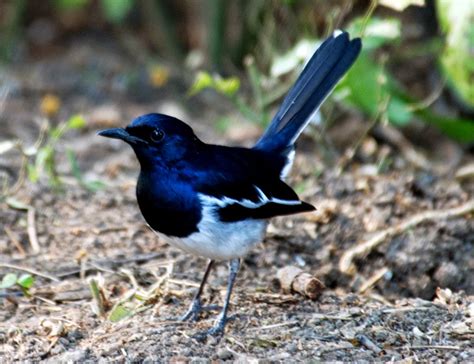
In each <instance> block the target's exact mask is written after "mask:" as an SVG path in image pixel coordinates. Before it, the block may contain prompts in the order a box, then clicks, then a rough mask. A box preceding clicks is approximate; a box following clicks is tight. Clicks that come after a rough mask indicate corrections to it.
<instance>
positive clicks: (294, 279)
mask: <svg viewBox="0 0 474 364" xmlns="http://www.w3.org/2000/svg"><path fill="white" fill-rule="evenodd" d="M277 278H278V280H279V281H280V284H281V288H282V289H283V291H284V292H297V293H300V294H302V295H304V296H306V297H308V298H310V299H312V300H314V299H316V298H318V297H319V295H320V294H321V292H322V291H323V290H324V288H325V287H324V284H323V283H322V282H321V281H320V280H319V279H317V278H315V277H313V276H312V275H311V274H309V273H306V272H304V271H303V270H302V269H300V268H298V267H293V266H287V267H284V268H281V269H279V270H278V272H277Z"/></svg>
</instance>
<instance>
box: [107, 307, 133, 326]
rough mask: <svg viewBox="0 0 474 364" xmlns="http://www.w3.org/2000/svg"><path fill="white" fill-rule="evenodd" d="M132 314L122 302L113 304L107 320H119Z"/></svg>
mask: <svg viewBox="0 0 474 364" xmlns="http://www.w3.org/2000/svg"><path fill="white" fill-rule="evenodd" d="M132 314H133V311H131V310H130V309H128V308H126V307H125V306H124V305H123V304H118V305H117V306H115V307H114V308H113V309H112V311H111V312H110V314H109V321H111V322H119V321H121V320H123V319H125V318H127V317H129V316H131V315H132Z"/></svg>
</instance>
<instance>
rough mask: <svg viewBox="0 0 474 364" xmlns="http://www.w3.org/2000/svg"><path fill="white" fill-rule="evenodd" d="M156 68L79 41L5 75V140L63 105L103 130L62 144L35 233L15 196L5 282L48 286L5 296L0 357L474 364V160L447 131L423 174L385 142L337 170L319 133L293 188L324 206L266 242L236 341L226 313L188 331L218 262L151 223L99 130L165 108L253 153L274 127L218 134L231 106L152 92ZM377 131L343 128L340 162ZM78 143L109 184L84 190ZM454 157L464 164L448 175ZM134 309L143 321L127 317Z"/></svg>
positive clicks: (121, 161) (5, 224) (247, 279)
mask: <svg viewBox="0 0 474 364" xmlns="http://www.w3.org/2000/svg"><path fill="white" fill-rule="evenodd" d="M91 54H93V55H94V57H91ZM143 67H144V66H137V65H135V64H132V63H131V62H127V57H125V56H123V55H121V54H120V52H119V51H118V50H117V49H114V48H111V49H108V48H103V47H101V46H99V45H95V46H94V45H91V44H89V43H88V44H87V46H80V45H79V46H78V44H77V43H76V44H75V46H74V47H71V48H69V49H66V50H65V52H62V53H59V54H58V55H55V56H53V57H49V58H46V59H44V58H39V59H38V60H37V61H34V62H28V63H22V64H19V65H16V66H15V65H12V66H10V67H9V68H7V69H3V70H2V73H1V77H2V79H3V82H4V84H5V85H7V86H8V90H9V95H8V97H7V99H6V101H5V103H4V104H3V111H2V113H1V114H0V122H1V128H0V140H12V139H17V138H19V139H21V140H24V141H25V142H26V143H27V144H28V143H33V142H34V140H35V138H36V136H37V133H38V122H36V121H35V120H36V119H37V116H38V115H39V111H38V110H39V109H38V105H39V103H40V100H41V98H42V96H43V95H44V94H45V93H48V92H49V93H55V94H56V95H58V96H59V98H60V99H61V104H62V106H61V109H60V113H59V115H58V116H56V117H55V118H54V119H57V120H62V119H64V118H66V117H68V116H70V115H71V114H73V113H77V112H81V113H83V115H84V117H85V118H86V120H87V121H88V126H87V128H85V129H84V130H80V131H74V132H71V133H69V134H67V135H66V136H65V138H64V140H63V141H61V143H59V145H58V170H59V172H60V174H61V176H62V179H63V182H64V186H65V189H64V190H63V191H62V192H53V191H51V189H50V188H49V187H48V186H47V184H45V183H36V184H33V183H31V182H25V184H24V186H23V187H22V188H21V189H20V190H19V191H18V193H17V194H16V195H15V196H14V197H15V199H16V200H17V201H22V202H23V203H26V204H29V205H31V206H32V207H33V208H34V217H35V219H34V221H33V220H31V216H30V218H28V214H27V213H26V212H25V211H22V210H18V209H14V208H12V206H11V204H10V205H9V204H7V202H6V201H0V207H1V208H0V221H1V224H0V226H1V229H0V276H3V275H4V274H6V273H9V272H16V271H18V270H17V268H18V267H22V268H25V269H28V270H31V269H33V270H34V271H36V273H38V274H39V276H37V279H36V282H35V284H34V286H33V288H32V289H31V292H30V293H31V296H30V297H25V296H24V295H21V294H19V292H18V291H15V290H12V289H9V290H3V291H0V293H1V296H0V304H1V306H2V307H1V309H0V358H1V362H13V361H26V362H38V361H44V362H51V363H53V362H54V363H55V362H78V363H79V362H81V363H82V362H104V363H105V362H147V363H151V362H157V361H158V362H174V363H178V362H209V361H214V360H218V361H226V360H238V361H242V362H246V361H256V360H261V361H269V362H273V361H275V362H276V361H284V362H287V361H289V362H292V361H303V360H309V359H314V360H322V361H401V360H404V361H405V362H412V361H428V360H429V361H436V360H439V361H442V362H446V361H449V362H473V361H474V344H473V343H474V302H473V297H474V279H472V277H473V273H474V252H473V249H474V244H473V243H474V218H473V210H474V206H473V205H474V184H473V180H472V176H471V177H470V178H471V179H469V177H468V178H467V179H460V178H455V174H456V171H458V170H459V168H460V167H462V166H465V165H468V164H469V163H473V160H474V158H473V157H472V154H471V155H469V154H467V153H464V152H463V151H462V150H461V149H460V148H459V147H458V146H455V145H454V144H453V143H450V142H448V141H446V140H445V139H443V138H441V137H440V136H439V135H437V134H436V133H435V135H436V136H437V137H438V138H440V139H439V141H438V140H437V141H435V142H433V144H434V143H438V144H439V147H438V148H436V149H434V148H433V149H428V147H429V145H428V144H429V143H427V145H425V146H423V147H427V148H421V145H420V148H419V149H418V150H419V151H420V153H421V154H422V155H424V154H426V157H428V159H429V160H430V161H431V160H433V161H435V162H429V166H425V168H419V167H415V166H414V165H413V163H412V159H410V158H407V157H406V155H407V154H406V153H404V152H403V151H401V150H399V149H397V147H396V146H393V145H390V144H389V143H388V144H387V143H383V141H381V140H380V139H379V138H377V137H376V136H368V137H367V138H365V139H364V140H363V143H362V144H361V148H360V150H359V151H358V153H357V155H356V158H354V159H352V160H350V161H349V162H348V163H347V164H346V165H345V166H344V168H340V167H341V165H338V164H337V161H338V160H341V158H333V159H332V161H333V163H330V164H328V163H327V158H324V157H323V156H322V155H323V154H324V151H323V152H322V151H321V150H323V149H324V148H325V147H324V146H323V147H321V146H316V147H315V146H314V144H315V143H314V142H312V141H311V138H310V137H309V136H304V137H303V138H302V140H301V145H300V150H299V153H298V155H297V158H296V161H295V166H294V168H293V172H292V175H291V177H290V181H289V182H290V184H291V185H292V186H294V187H295V188H296V189H297V191H298V192H299V194H300V196H301V197H302V198H303V199H304V200H306V201H308V202H310V203H313V204H314V205H315V206H316V207H317V209H318V210H317V211H316V212H315V213H309V214H302V215H297V216H291V217H284V218H277V219H274V220H272V223H271V224H270V226H269V231H268V234H267V237H266V239H265V241H264V242H262V244H261V245H260V246H258V247H257V248H256V249H255V251H253V252H252V253H251V254H250V255H249V256H248V257H246V258H245V259H244V261H243V265H242V268H241V271H240V273H239V276H238V280H237V284H236V287H235V290H234V294H233V296H232V300H231V313H232V314H233V315H234V316H233V317H234V318H235V319H233V320H232V321H231V322H230V323H229V325H228V327H227V330H226V334H225V336H224V337H223V338H222V340H220V341H217V340H215V339H213V338H209V339H208V340H207V342H204V343H203V342H199V341H197V340H196V339H194V338H193V335H194V334H195V333H197V332H199V331H202V330H205V329H206V328H208V327H210V326H211V325H212V323H213V319H214V318H215V316H216V314H217V313H215V312H212V313H204V314H203V315H202V319H201V320H200V321H199V322H197V323H180V322H177V321H176V320H175V318H176V317H179V315H180V314H181V313H183V312H184V311H185V310H186V309H187V307H188V305H189V303H190V300H191V298H192V294H193V291H194V290H195V289H196V286H197V284H198V283H199V281H200V278H201V276H202V274H203V272H204V268H205V261H204V260H203V259H200V258H195V257H190V256H188V255H186V254H184V253H181V252H179V251H178V250H176V249H174V248H171V247H170V246H168V245H166V243H165V242H163V241H160V240H159V239H158V238H157V237H156V236H155V234H154V233H153V232H151V231H150V230H149V229H148V228H147V226H146V225H145V223H144V220H143V218H142V217H141V215H140V213H139V210H138V207H137V205H136V201H135V197H134V186H135V178H136V175H137V172H138V169H137V168H138V165H137V163H136V161H135V158H134V156H133V154H132V151H131V150H129V149H128V148H127V147H126V146H125V145H122V144H120V143H119V142H116V141H111V140H105V139H102V138H99V137H97V136H95V132H96V130H98V129H100V128H103V127H106V126H111V125H112V126H115V125H116V126H123V125H125V124H127V123H128V121H129V119H130V118H131V117H133V116H136V115H139V114H142V113H146V112H153V111H162V112H166V113H172V114H174V115H176V116H178V117H181V118H183V119H185V120H186V121H190V123H191V124H192V126H193V127H194V128H195V130H196V131H197V134H198V135H199V136H201V137H202V139H204V140H206V141H213V142H221V143H230V144H232V143H233V144H239V143H243V140H246V143H248V142H249V140H250V141H251V140H255V138H256V137H257V136H258V132H259V131H258V130H257V131H255V129H256V127H255V126H253V125H249V124H247V123H245V122H244V121H242V120H241V119H239V118H238V117H235V123H236V124H237V126H233V127H231V128H229V129H227V130H226V131H225V132H224V133H221V132H219V131H217V130H216V129H215V128H213V127H212V121H214V120H216V115H217V114H218V113H220V112H224V111H225V110H226V112H228V105H226V104H225V103H222V102H221V101H222V100H220V99H216V98H217V96H215V95H213V94H205V95H203V96H201V97H199V98H195V99H184V96H182V95H185V93H186V84H187V82H188V81H189V80H186V79H183V77H182V76H181V75H177V74H173V73H172V75H171V80H170V81H169V84H168V85H167V87H165V88H163V89H154V88H153V87H152V86H150V85H148V83H147V81H146V70H145V68H143ZM123 74H126V75H129V76H130V77H129V78H128V80H129V81H127V82H125V81H124V80H123V78H120V77H119V75H123ZM132 76H133V77H132ZM130 80H132V81H130ZM180 99H181V101H179V100H180ZM222 104H224V105H222ZM234 116H235V115H234ZM361 122H362V121H361V120H360V116H351V115H349V116H348V117H346V119H344V120H341V121H340V125H339V126H338V125H336V126H335V127H334V128H333V130H332V131H331V133H332V134H334V135H338V136H339V139H338V138H337V137H334V138H333V140H334V142H335V146H334V149H335V150H336V152H337V153H341V154H342V153H343V152H344V150H345V148H347V147H348V146H350V145H351V144H350V143H349V141H351V142H352V143H353V142H354V140H356V138H355V137H354V135H353V134H351V132H350V130H354V129H351V126H354V125H355V126H356V127H357V126H359V127H360V123H361ZM359 129H360V128H359ZM362 129H363V128H362ZM341 135H342V137H341ZM427 135H429V134H427ZM67 148H70V149H72V150H73V151H74V152H75V154H76V155H77V159H78V161H79V164H80V168H81V170H82V171H83V173H84V175H85V178H90V179H91V178H92V179H100V180H101V181H103V182H104V183H105V184H106V186H107V187H106V188H104V189H102V190H99V191H97V192H94V193H92V192H89V191H87V190H86V189H84V188H83V187H81V186H80V185H79V184H78V183H77V180H75V179H74V178H73V177H72V176H71V175H70V171H69V165H68V162H67V160H66V157H65V151H66V149H67ZM430 150H431V151H430ZM453 150H454V152H453ZM432 151H433V152H432ZM440 155H443V156H444V157H445V158H447V157H446V155H448V157H449V156H453V155H454V157H452V158H450V159H449V163H448V162H446V159H442V158H441V159H440V158H439V156H440ZM453 160H454V162H453ZM20 164H21V158H20V156H19V155H17V154H15V153H9V154H5V155H1V156H0V171H2V173H3V174H2V175H6V176H8V178H9V179H8V181H9V183H10V182H11V181H13V180H14V179H15V178H16V176H17V171H18V169H19V166H20ZM447 165H448V167H446V166H447ZM2 178H3V177H2ZM32 235H33V236H36V237H37V240H38V244H39V247H40V251H39V252H38V253H34V252H33V251H32V246H31V236H32ZM360 247H365V248H364V249H362V248H360ZM355 248H359V250H354V249H355ZM12 265H13V266H14V267H12ZM285 266H297V267H299V268H301V269H302V270H303V271H305V272H308V273H310V274H312V275H313V276H315V277H317V278H318V279H320V280H321V281H322V282H324V284H325V286H326V289H325V290H324V291H323V293H322V295H321V296H320V297H319V298H318V299H316V300H310V299H308V298H306V297H304V296H302V295H300V294H298V293H291V292H290V293H288V292H283V291H282V290H281V288H280V286H279V282H278V279H277V278H276V277H277V271H278V270H279V269H280V268H282V267H285ZM15 267H16V268H15ZM226 277H227V268H226V266H225V264H220V265H218V266H217V267H216V269H215V270H214V271H213V273H212V274H211V278H210V282H209V283H210V284H209V286H208V287H207V288H206V290H205V293H204V299H205V301H206V302H207V303H213V304H220V303H221V302H222V298H223V294H224V292H225V283H226ZM91 279H94V282H96V283H97V285H98V290H99V292H100V294H101V298H100V299H96V298H94V297H93V295H92V293H91V290H90V284H91V283H90V282H91ZM98 303H101V304H102V305H103V307H98ZM118 303H122V304H123V307H125V308H126V309H127V312H129V313H133V315H132V316H131V317H127V318H124V319H122V320H119V321H118V322H112V321H114V320H113V319H111V317H110V316H109V315H110V313H111V312H112V311H114V308H113V306H114V305H117V304H118ZM115 312H117V311H116V310H115Z"/></svg>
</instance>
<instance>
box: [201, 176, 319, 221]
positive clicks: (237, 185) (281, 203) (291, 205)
mask: <svg viewBox="0 0 474 364" xmlns="http://www.w3.org/2000/svg"><path fill="white" fill-rule="evenodd" d="M223 177H224V176H221V178H220V180H219V182H217V183H216V180H214V181H213V182H212V183H211V184H209V183H203V184H201V185H200V186H199V188H198V190H197V192H198V193H199V198H200V199H201V202H202V203H203V204H204V205H207V206H214V207H215V210H216V212H217V214H218V215H219V217H220V219H221V221H225V222H232V221H241V220H245V219H267V218H270V217H273V216H279V215H290V214H295V213H298V212H304V211H312V210H314V209H315V208H314V207H313V206H312V205H310V204H308V203H306V202H303V201H301V200H300V199H299V198H298V196H297V195H296V193H295V192H294V191H293V190H292V189H291V187H289V186H288V185H287V184H285V183H284V182H283V181H281V180H280V179H278V178H274V179H272V180H271V181H269V180H263V179H260V180H258V181H256V180H249V179H244V178H242V179H240V180H239V179H235V178H233V179H232V180H230V179H226V178H223Z"/></svg>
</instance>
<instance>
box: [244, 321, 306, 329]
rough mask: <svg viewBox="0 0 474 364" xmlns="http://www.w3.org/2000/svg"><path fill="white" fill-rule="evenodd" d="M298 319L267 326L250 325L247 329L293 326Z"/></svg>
mask: <svg viewBox="0 0 474 364" xmlns="http://www.w3.org/2000/svg"><path fill="white" fill-rule="evenodd" d="M298 323H299V321H296V320H294V321H288V322H283V323H279V324H273V325H267V326H260V327H252V328H250V329H248V331H258V330H269V329H275V328H277V327H282V326H293V325H297V324H298Z"/></svg>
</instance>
